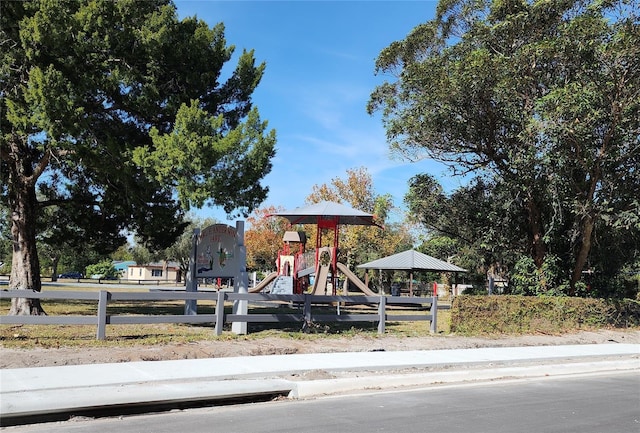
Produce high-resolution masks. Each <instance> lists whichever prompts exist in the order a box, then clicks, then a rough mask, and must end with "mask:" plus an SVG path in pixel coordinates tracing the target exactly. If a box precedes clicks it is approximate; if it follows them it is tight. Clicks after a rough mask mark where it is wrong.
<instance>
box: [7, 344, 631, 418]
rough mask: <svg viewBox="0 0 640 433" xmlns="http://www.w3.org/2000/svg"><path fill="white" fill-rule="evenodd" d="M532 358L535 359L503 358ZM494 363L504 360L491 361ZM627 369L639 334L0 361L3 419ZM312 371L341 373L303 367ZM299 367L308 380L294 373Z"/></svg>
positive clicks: (301, 373) (304, 396)
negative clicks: (174, 357) (43, 363)
mask: <svg viewBox="0 0 640 433" xmlns="http://www.w3.org/2000/svg"><path fill="white" fill-rule="evenodd" d="M611 358H615V359H611ZM531 362H534V363H535V365H514V366H505V364H509V363H511V364H518V363H519V364H523V363H531ZM496 364H498V366H497V368H487V366H493V365H496ZM444 368H446V371H443V369H444ZM420 369H422V370H424V369H430V370H435V371H430V372H424V371H422V372H421V371H420ZM624 370H627V371H628V370H640V344H600V345H597V344H593V345H571V346H529V347H511V348H481V349H460V350H432V351H406V352H404V351H399V352H341V353H320V354H294V355H272V356H250V357H240V358H214V359H192V360H179V361H144V362H128V363H119V364H89V365H77V366H60V367H39V368H19V369H4V370H0V414H1V418H2V420H3V423H4V422H5V420H7V419H11V418H19V417H29V416H37V415H42V414H56V413H73V412H75V413H78V412H82V411H87V410H93V409H98V408H105V407H118V406H122V407H125V406H144V405H149V406H153V405H162V404H169V403H178V402H189V401H194V402H197V401H203V400H207V401H209V400H210V401H213V400H225V399H227V400H228V399H232V398H239V397H248V396H260V395H262V396H275V395H288V396H289V397H291V398H308V397H313V396H320V395H328V394H336V393H345V392H355V391H365V390H367V389H391V388H398V387H411V386H427V385H434V384H445V383H448V384H450V383H461V382H473V381H487V380H497V379H502V378H533V377H546V376H557V375H567V374H586V373H592V372H599V371H624ZM313 371H321V372H323V374H324V375H334V376H338V375H342V376H343V377H342V378H332V379H320V380H309V377H305V376H306V375H305V373H309V372H313ZM294 375H300V379H301V380H291V377H292V376H294ZM344 376H348V377H344Z"/></svg>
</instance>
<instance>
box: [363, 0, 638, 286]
mask: <svg viewBox="0 0 640 433" xmlns="http://www.w3.org/2000/svg"><path fill="white" fill-rule="evenodd" d="M639 21H640V10H639V5H638V2H636V1H632V0H614V1H605V2H599V1H581V0H551V1H547V0H545V1H537V0H536V1H528V0H480V1H475V0H473V1H471V0H442V1H441V2H440V3H439V5H438V8H437V13H436V17H435V18H434V19H433V20H431V21H429V22H426V23H424V24H422V25H419V26H418V27H416V28H415V29H414V30H413V31H412V32H411V33H410V34H409V35H408V36H407V37H406V39H404V40H402V41H397V42H394V43H392V44H391V45H390V46H389V47H387V48H385V49H384V50H383V51H382V52H381V53H380V56H379V57H378V59H377V63H376V68H377V71H378V72H384V73H386V74H391V75H392V76H393V77H394V78H395V79H394V81H388V82H386V83H384V84H382V85H381V86H379V87H378V88H376V89H375V91H374V92H373V93H372V95H371V99H370V102H369V105H368V110H369V111H370V112H375V111H381V112H382V115H383V122H384V125H385V127H386V130H387V136H388V138H389V141H390V143H391V147H392V149H394V150H395V151H396V152H398V153H400V154H402V155H404V156H406V157H408V158H414V159H417V158H422V157H430V158H434V159H436V160H439V161H443V162H445V163H448V164H450V165H451V166H452V167H453V169H454V171H455V172H457V173H464V174H469V173H474V174H476V175H478V176H482V177H484V178H485V179H486V180H487V181H488V182H489V184H492V185H499V186H500V191H501V193H500V196H501V197H503V198H505V199H507V200H508V203H509V204H510V206H513V209H515V210H517V211H518V213H517V214H516V215H517V218H518V220H521V221H523V223H524V226H523V227H522V232H521V239H522V240H525V241H526V242H525V243H524V245H523V247H522V252H523V253H525V254H528V255H529V256H530V257H531V258H532V259H533V260H534V263H535V266H536V267H537V268H538V269H541V268H542V266H543V264H544V262H545V258H546V257H547V256H549V255H554V256H556V257H559V258H560V260H561V262H562V263H563V264H564V265H565V269H566V271H567V273H568V274H569V275H568V279H569V280H570V286H571V287H572V288H574V287H575V284H576V283H577V282H578V281H579V280H580V278H581V276H582V272H583V270H585V268H586V267H589V266H593V262H594V259H595V258H596V257H598V256H600V255H601V254H600V251H604V250H607V249H609V248H610V247H611V246H612V245H610V244H608V242H607V243H603V242H605V240H607V241H609V242H610V241H613V240H614V239H615V238H620V236H619V234H621V233H624V235H625V236H626V243H627V245H630V247H631V249H630V251H629V252H628V254H627V257H626V262H627V263H629V262H630V261H631V262H633V260H637V257H638V255H639V254H640V252H639V250H640V248H639V245H640V218H639V217H638V215H640V200H639V199H638V191H640V170H638V167H639V166H640V164H639V163H640V25H639ZM414 186H415V185H414ZM505 191H506V192H508V196H506V197H505V195H504V192H505ZM612 231H613V232H615V233H614V235H613V237H612V236H610V234H611V232H612ZM594 250H595V251H594ZM623 262H624V261H623ZM623 264H624V263H622V262H618V263H615V264H613V263H609V264H608V265H615V266H616V269H615V270H618V269H620V267H621V265H623ZM599 266H602V267H604V264H603V263H600V264H599ZM598 271H607V272H610V271H611V269H602V268H601V269H598Z"/></svg>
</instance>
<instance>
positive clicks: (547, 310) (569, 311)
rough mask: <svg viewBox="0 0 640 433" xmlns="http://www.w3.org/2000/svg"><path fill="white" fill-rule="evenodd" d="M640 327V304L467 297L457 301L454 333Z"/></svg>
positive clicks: (626, 301) (510, 297) (562, 299)
mask: <svg viewBox="0 0 640 433" xmlns="http://www.w3.org/2000/svg"><path fill="white" fill-rule="evenodd" d="M606 326H615V327H622V328H626V327H632V326H640V302H638V301H635V300H631V299H625V300H605V299H585V298H574V297H566V296H565V297H556V296H536V297H531V296H512V295H506V296H467V295H462V296H458V297H457V298H455V299H454V301H453V304H452V307H451V331H452V332H458V333H462V334H498V333H499V334H521V333H535V332H543V333H557V332H567V331H573V330H576V329H593V328H601V327H606Z"/></svg>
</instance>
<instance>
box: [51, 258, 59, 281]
mask: <svg viewBox="0 0 640 433" xmlns="http://www.w3.org/2000/svg"><path fill="white" fill-rule="evenodd" d="M50 259H51V281H52V282H56V281H58V263H60V256H59V255H57V254H56V255H55V256H53V257H50Z"/></svg>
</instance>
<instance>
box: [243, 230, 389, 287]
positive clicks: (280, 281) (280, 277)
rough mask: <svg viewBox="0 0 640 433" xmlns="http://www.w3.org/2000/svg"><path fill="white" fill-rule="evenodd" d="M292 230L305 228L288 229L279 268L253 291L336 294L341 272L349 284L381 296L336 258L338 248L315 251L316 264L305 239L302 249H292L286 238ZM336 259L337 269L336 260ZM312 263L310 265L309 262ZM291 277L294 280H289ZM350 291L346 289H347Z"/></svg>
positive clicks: (301, 245)
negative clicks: (305, 246) (288, 288)
mask: <svg viewBox="0 0 640 433" xmlns="http://www.w3.org/2000/svg"><path fill="white" fill-rule="evenodd" d="M292 233H297V234H299V235H304V232H286V233H285V235H284V238H283V239H285V247H284V248H283V250H281V251H280V252H279V253H278V260H277V261H276V264H277V268H278V270H277V271H275V272H272V273H270V274H268V275H267V276H266V277H265V278H264V279H263V280H262V281H261V282H260V283H259V284H257V285H256V286H255V287H253V288H250V289H249V292H250V293H260V292H262V291H264V290H265V289H269V290H270V292H271V293H273V294H275V293H279V294H303V293H308V294H312V295H334V296H335V294H336V292H337V288H336V287H335V286H334V285H333V281H337V280H338V272H339V273H341V274H342V275H344V277H345V284H346V283H347V282H351V283H352V284H353V285H354V286H355V287H356V288H357V289H358V290H360V291H361V292H362V293H363V294H364V295H366V296H378V293H376V292H374V291H372V290H371V289H370V288H369V287H368V286H367V285H366V284H365V283H364V282H363V281H362V280H360V278H358V276H357V275H356V274H355V273H353V272H352V271H351V270H350V269H349V268H348V267H347V266H346V265H345V264H343V263H340V262H338V261H337V260H334V259H335V257H334V256H335V251H336V250H335V248H332V247H321V248H319V249H317V251H316V252H313V251H312V253H313V254H314V256H317V257H318V261H317V262H316V263H315V264H313V262H312V261H311V260H313V259H311V260H309V254H308V253H307V254H305V251H304V243H300V246H299V250H298V251H297V252H295V253H293V254H292V253H291V251H290V249H289V248H290V246H289V245H288V243H289V242H290V241H287V240H286V239H287V238H289V239H291V237H292V236H294V235H292ZM334 262H335V264H336V267H335V269H334V268H333V267H332V264H333V263H334ZM308 263H309V264H311V266H307V264H308ZM311 275H314V279H313V284H311V283H310V278H309V277H310V276H311ZM289 281H291V283H288V282H289ZM289 285H290V287H291V290H287V289H284V290H283V289H278V287H283V286H284V287H288V286H289ZM344 294H345V295H346V292H345V293H344Z"/></svg>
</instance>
